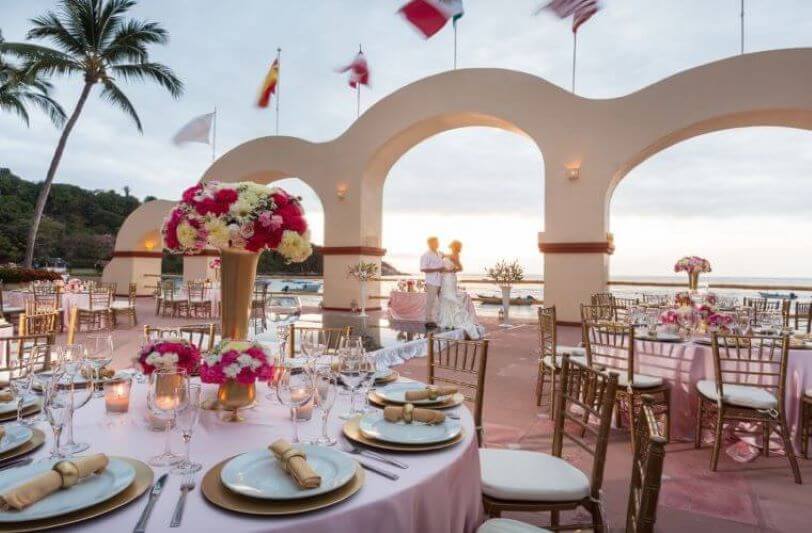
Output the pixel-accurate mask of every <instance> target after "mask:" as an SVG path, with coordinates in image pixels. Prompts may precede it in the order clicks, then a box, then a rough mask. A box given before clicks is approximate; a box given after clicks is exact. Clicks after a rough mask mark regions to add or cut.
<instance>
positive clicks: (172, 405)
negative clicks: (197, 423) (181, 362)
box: [147, 368, 189, 466]
mask: <svg viewBox="0 0 812 533" xmlns="http://www.w3.org/2000/svg"><path fill="white" fill-rule="evenodd" d="M188 402H189V376H188V375H187V374H186V371H185V370H184V369H181V368H178V369H172V370H169V369H158V370H155V371H154V372H153V373H152V374H150V375H149V388H148V390H147V407H148V409H149V411H150V413H151V414H153V415H155V416H157V417H159V418H165V419H166V421H165V426H164V432H165V434H166V440H165V442H164V451H163V452H162V453H161V454H160V455H155V456H153V457H151V458H150V459H149V461H148V462H149V464H150V465H152V466H174V465H175V464H177V463H179V462H180V461H181V460H182V459H183V458H182V457H181V456H179V455H177V454H175V453H173V452H172V449H171V447H170V442H169V438H170V436H171V429H172V423H173V422H174V420H175V417H176V415H177V413H178V412H179V411H182V410H183V409H184V408H185V407H186V405H187V404H188Z"/></svg>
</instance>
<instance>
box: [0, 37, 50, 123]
mask: <svg viewBox="0 0 812 533" xmlns="http://www.w3.org/2000/svg"><path fill="white" fill-rule="evenodd" d="M3 42H4V41H3V34H2V32H0V46H2V44H3ZM50 89H51V84H50V83H48V82H47V81H45V80H43V79H41V78H40V77H39V76H37V75H35V74H34V73H31V72H26V71H25V70H23V69H21V68H19V66H17V65H14V64H11V63H9V62H7V61H6V59H5V58H4V57H3V56H2V54H0V111H9V112H11V113H16V114H17V115H19V117H20V118H21V119H22V120H23V121H24V122H25V124H26V125H28V123H29V120H28V108H27V104H31V105H34V106H36V107H38V108H39V109H40V110H41V111H42V112H43V113H45V114H46V115H48V117H49V118H50V119H51V122H53V123H54V125H55V126H62V124H64V123H65V112H64V111H63V110H62V107H61V106H60V105H59V104H58V103H57V102H56V101H55V100H53V99H52V98H51V97H50V96H48V92H49V91H50Z"/></svg>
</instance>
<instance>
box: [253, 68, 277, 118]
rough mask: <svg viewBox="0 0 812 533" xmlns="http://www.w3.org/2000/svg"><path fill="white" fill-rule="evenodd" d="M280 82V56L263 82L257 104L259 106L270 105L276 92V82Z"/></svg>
mask: <svg viewBox="0 0 812 533" xmlns="http://www.w3.org/2000/svg"><path fill="white" fill-rule="evenodd" d="M278 82H279V58H278V57H277V58H276V59H274V60H273V63H272V64H271V69H270V70H269V71H268V74H267V75H266V76H265V81H263V82H262V89H261V90H260V92H259V100H258V101H257V105H258V106H259V107H268V104H270V103H271V95H272V94H276V84H277V83H278Z"/></svg>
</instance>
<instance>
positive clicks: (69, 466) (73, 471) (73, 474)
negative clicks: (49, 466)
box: [53, 461, 79, 489]
mask: <svg viewBox="0 0 812 533" xmlns="http://www.w3.org/2000/svg"><path fill="white" fill-rule="evenodd" d="M53 469H54V470H56V472H57V473H58V474H59V475H60V476H62V488H63V489H69V488H71V487H72V486H74V485H76V482H77V481H79V469H78V468H76V465H75V464H73V463H72V462H70V461H59V462H58V463H56V464H55V465H54V468H53Z"/></svg>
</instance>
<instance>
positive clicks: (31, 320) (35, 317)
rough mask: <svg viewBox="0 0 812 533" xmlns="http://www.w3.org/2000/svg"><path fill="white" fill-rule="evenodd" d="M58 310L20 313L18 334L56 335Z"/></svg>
mask: <svg viewBox="0 0 812 533" xmlns="http://www.w3.org/2000/svg"><path fill="white" fill-rule="evenodd" d="M59 314H60V313H59V312H58V311H50V312H44V313H31V314H29V313H23V314H21V315H20V329H19V331H20V335H22V336H25V335H56V331H57V321H58V320H59Z"/></svg>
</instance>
